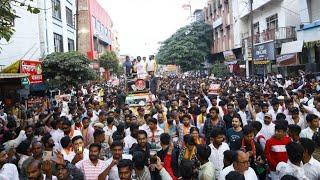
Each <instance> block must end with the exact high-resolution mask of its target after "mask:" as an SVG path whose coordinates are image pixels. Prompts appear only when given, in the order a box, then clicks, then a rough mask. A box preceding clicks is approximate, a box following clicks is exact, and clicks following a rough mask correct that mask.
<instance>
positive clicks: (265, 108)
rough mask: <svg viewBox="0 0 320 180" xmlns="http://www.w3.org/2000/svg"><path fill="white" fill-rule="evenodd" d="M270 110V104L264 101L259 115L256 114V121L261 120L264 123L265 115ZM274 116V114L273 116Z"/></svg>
mask: <svg viewBox="0 0 320 180" xmlns="http://www.w3.org/2000/svg"><path fill="white" fill-rule="evenodd" d="M268 111H269V105H268V104H267V103H263V104H262V105H261V112H259V113H258V114H257V115H256V121H259V122H260V123H261V124H263V120H264V115H265V114H266V113H268ZM271 118H272V116H271Z"/></svg>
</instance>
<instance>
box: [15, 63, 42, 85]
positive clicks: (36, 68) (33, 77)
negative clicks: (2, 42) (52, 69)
mask: <svg viewBox="0 0 320 180" xmlns="http://www.w3.org/2000/svg"><path fill="white" fill-rule="evenodd" d="M20 73H25V74H28V75H29V77H28V79H29V83H30V84H38V83H42V81H43V77H42V66H41V61H33V60H21V62H20Z"/></svg>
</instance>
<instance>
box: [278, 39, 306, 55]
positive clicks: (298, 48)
mask: <svg viewBox="0 0 320 180" xmlns="http://www.w3.org/2000/svg"><path fill="white" fill-rule="evenodd" d="M302 47H303V41H292V42H287V43H283V44H282V47H281V55H286V54H293V53H298V52H302Z"/></svg>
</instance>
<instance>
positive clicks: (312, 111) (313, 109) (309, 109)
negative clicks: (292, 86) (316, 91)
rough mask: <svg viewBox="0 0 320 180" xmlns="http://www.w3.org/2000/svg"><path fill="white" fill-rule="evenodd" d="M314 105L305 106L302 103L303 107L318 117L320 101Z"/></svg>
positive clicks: (319, 114) (319, 115)
mask: <svg viewBox="0 0 320 180" xmlns="http://www.w3.org/2000/svg"><path fill="white" fill-rule="evenodd" d="M315 106H316V107H315V108H313V107H309V106H305V105H303V108H304V109H305V110H306V111H307V112H308V113H310V114H315V115H317V116H318V117H320V102H317V103H316V105H315Z"/></svg>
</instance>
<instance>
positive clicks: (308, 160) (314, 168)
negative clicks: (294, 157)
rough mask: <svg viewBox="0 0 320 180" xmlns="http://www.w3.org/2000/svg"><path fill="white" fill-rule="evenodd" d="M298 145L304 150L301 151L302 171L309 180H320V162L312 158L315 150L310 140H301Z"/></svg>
mask: <svg viewBox="0 0 320 180" xmlns="http://www.w3.org/2000/svg"><path fill="white" fill-rule="evenodd" d="M300 143H301V145H302V147H303V149H304V151H303V158H302V162H303V169H304V172H305V174H306V176H307V178H309V179H310V180H316V179H320V171H319V169H320V162H319V161H317V160H316V159H314V158H313V157H312V154H313V152H314V150H315V144H314V142H313V141H312V140H311V139H308V138H301V139H300Z"/></svg>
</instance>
